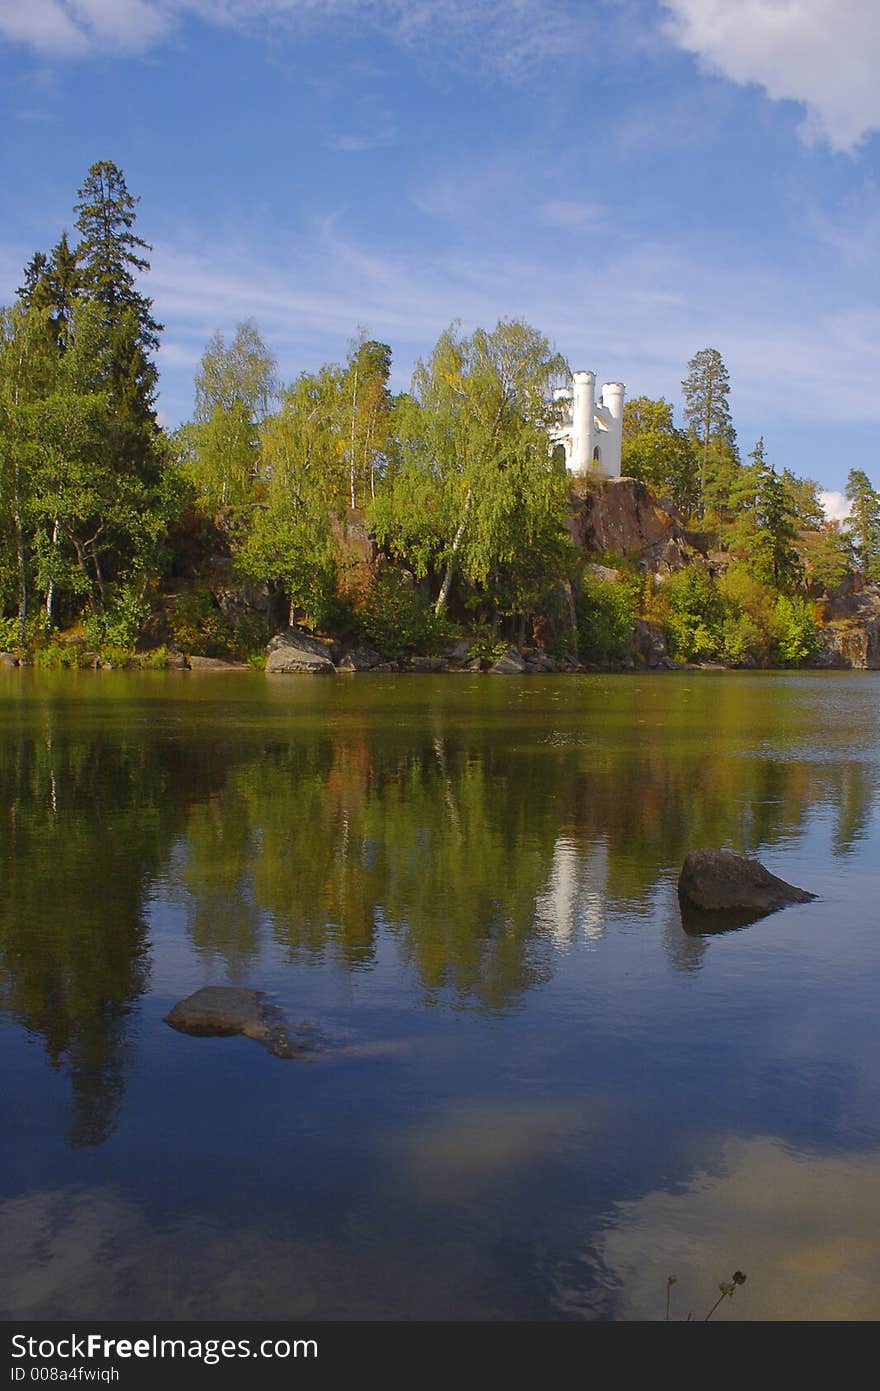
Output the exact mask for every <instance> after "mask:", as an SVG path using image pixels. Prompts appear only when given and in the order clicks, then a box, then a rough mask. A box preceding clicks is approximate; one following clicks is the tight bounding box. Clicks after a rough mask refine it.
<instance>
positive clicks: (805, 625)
mask: <svg viewBox="0 0 880 1391" xmlns="http://www.w3.org/2000/svg"><path fill="white" fill-rule="evenodd" d="M773 638H774V646H775V649H776V650H775V656H776V659H777V661H778V662H780V663H781V664H782V665H783V666H800V665H801V664H802V663H803V662H806V661H809V659H810V658H811V657H815V656H816V654H817V652H818V651H819V648H820V645H821V644H820V638H819V629H818V628H817V626H816V624H815V622H814V621H813V617H812V614H811V613H810V610H809V607H808V606H807V604H805V603H804V600H803V599H801V598H797V597H795V598H793V599H790V598H789V597H788V595H786V594H780V596H779V598H778V599H777V601H776V608H775V611H774V615H773Z"/></svg>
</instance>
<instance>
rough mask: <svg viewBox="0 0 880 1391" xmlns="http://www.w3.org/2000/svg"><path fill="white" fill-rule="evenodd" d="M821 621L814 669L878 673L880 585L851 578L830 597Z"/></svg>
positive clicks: (879, 664)
mask: <svg viewBox="0 0 880 1391" xmlns="http://www.w3.org/2000/svg"><path fill="white" fill-rule="evenodd" d="M824 617H825V626H824V627H823V628H822V630H821V634H820V636H821V642H822V649H821V651H820V653H819V655H818V657H817V658H816V660H815V663H814V665H815V666H820V667H836V668H841V669H847V668H848V669H852V670H856V671H876V670H878V669H880V585H877V584H865V583H863V582H862V581H861V580H860V579H859V578H858V577H857V576H853V577H850V578H849V579H848V580H846V581H844V583H843V584H842V585H841V586H840V588H839V589H836V590H835V591H834V593H833V594H832V595H831V597H830V599H829V600H828V602H827V603H826V605H825V615H824Z"/></svg>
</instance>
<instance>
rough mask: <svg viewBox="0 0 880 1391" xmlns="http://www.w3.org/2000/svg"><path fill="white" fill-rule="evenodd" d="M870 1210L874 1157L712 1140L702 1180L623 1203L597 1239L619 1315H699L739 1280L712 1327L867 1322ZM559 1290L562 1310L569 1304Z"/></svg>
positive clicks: (874, 1196)
mask: <svg viewBox="0 0 880 1391" xmlns="http://www.w3.org/2000/svg"><path fill="white" fill-rule="evenodd" d="M878 1205H880V1151H877V1150H872V1151H871V1152H869V1153H867V1154H845V1155H822V1154H814V1153H808V1152H796V1151H794V1152H793V1151H792V1150H790V1149H788V1148H787V1147H786V1146H785V1145H783V1144H782V1143H781V1142H780V1141H779V1140H778V1139H776V1138H774V1137H772V1136H756V1137H753V1138H750V1139H748V1140H736V1139H731V1140H727V1141H725V1142H723V1143H719V1144H718V1163H717V1167H715V1168H714V1169H713V1171H712V1172H709V1171H701V1172H698V1173H696V1174H695V1175H694V1176H693V1177H692V1178H691V1179H690V1180H689V1182H688V1183H687V1184H686V1185H685V1186H684V1187H683V1188H680V1189H677V1190H675V1191H669V1190H658V1191H657V1192H653V1193H648V1194H646V1195H645V1196H644V1197H643V1198H639V1199H638V1200H637V1201H635V1202H631V1203H623V1204H621V1205H620V1207H619V1208H618V1209H617V1211H616V1212H615V1213H614V1215H613V1216H612V1217H611V1218H610V1220H609V1222H608V1228H607V1231H606V1232H605V1234H604V1236H603V1237H602V1239H601V1241H600V1243H599V1254H600V1256H601V1259H602V1261H603V1263H604V1266H605V1269H606V1272H607V1278H608V1279H609V1281H610V1282H612V1283H613V1284H614V1286H616V1288H617V1291H618V1293H617V1297H616V1303H615V1309H614V1313H615V1316H616V1317H618V1318H626V1319H660V1318H663V1316H664V1308H665V1297H666V1280H667V1277H668V1276H669V1275H674V1276H675V1277H676V1280H677V1283H676V1285H675V1286H674V1288H673V1292H672V1293H673V1306H672V1317H673V1318H680V1319H684V1318H687V1315H688V1313H689V1312H693V1315H694V1317H695V1318H703V1317H705V1314H706V1313H707V1312H708V1310H709V1308H710V1307H711V1305H712V1304H713V1303H714V1302H715V1299H716V1297H717V1293H718V1285H719V1283H720V1282H721V1281H722V1280H729V1279H730V1275H731V1272H732V1271H733V1270H736V1269H739V1268H741V1269H742V1270H744V1271H745V1272H746V1273H747V1275H748V1281H747V1283H746V1284H745V1285H743V1286H742V1287H741V1288H740V1289H738V1290H737V1292H736V1295H735V1297H734V1299H733V1300H732V1301H727V1300H725V1301H724V1302H723V1303H722V1305H721V1306H720V1308H719V1309H718V1311H717V1313H716V1314H715V1315H713V1317H714V1318H716V1319H725V1318H726V1319H875V1318H877V1316H878V1314H880V1294H878V1290H880V1245H878V1242H877V1235H876V1228H875V1226H874V1224H873V1223H872V1222H870V1221H869V1222H867V1224H866V1216H867V1215H868V1214H875V1213H876V1212H877V1210H878ZM572 1297H573V1292H569V1296H568V1299H566V1295H565V1293H564V1292H560V1300H561V1302H563V1303H566V1302H570V1299H571V1298H572Z"/></svg>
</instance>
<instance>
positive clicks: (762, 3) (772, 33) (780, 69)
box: [664, 0, 880, 150]
mask: <svg viewBox="0 0 880 1391" xmlns="http://www.w3.org/2000/svg"><path fill="white" fill-rule="evenodd" d="M664 6H665V8H666V10H668V11H669V12H670V14H669V18H668V25H667V28H668V32H669V33H670V34H671V36H672V38H673V39H674V41H675V42H676V43H677V44H678V45H679V46H680V47H682V48H685V49H687V50H688V51H689V52H691V53H695V54H697V56H698V57H699V59H700V61H701V64H702V66H703V67H704V69H705V70H707V71H709V72H714V73H720V74H721V75H722V76H723V77H727V78H729V79H730V80H731V81H732V82H738V83H742V84H748V83H754V84H756V85H757V86H759V87H763V88H764V90H765V91H766V93H767V95H768V96H769V97H771V98H772V99H773V100H774V101H785V100H788V101H796V102H799V103H800V104H801V105H802V106H804V107H805V108H806V117H805V119H804V121H803V123H802V126H801V132H802V134H803V135H804V137H805V138H806V139H807V140H814V139H815V138H816V137H817V136H821V137H824V138H825V139H826V140H827V141H828V143H829V144H830V145H831V146H832V147H833V148H834V149H836V150H852V149H854V147H855V146H856V145H857V144H858V143H859V141H860V140H862V139H863V138H864V137H865V136H866V135H867V134H868V133H869V132H871V131H874V130H877V129H878V128H880V83H878V81H877V55H878V53H880V6H878V5H877V4H876V0H738V3H737V4H735V5H734V4H731V3H730V0H664Z"/></svg>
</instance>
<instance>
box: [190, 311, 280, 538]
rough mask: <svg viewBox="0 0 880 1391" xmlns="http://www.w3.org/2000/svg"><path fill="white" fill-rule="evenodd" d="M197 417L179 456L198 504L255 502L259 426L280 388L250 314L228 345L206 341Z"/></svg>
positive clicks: (239, 506)
mask: <svg viewBox="0 0 880 1391" xmlns="http://www.w3.org/2000/svg"><path fill="white" fill-rule="evenodd" d="M195 389H196V404H195V419H194V421H193V423H192V424H191V425H189V426H187V427H185V429H184V431H183V432H182V434H181V437H180V444H181V451H180V458H181V463H182V465H183V469H184V473H185V475H186V476H187V477H188V478H189V479H190V481H191V482H192V484H193V486H194V488H195V490H196V496H197V499H198V501H199V504H200V505H201V506H202V507H203V508H205V510H207V511H209V512H216V511H217V510H218V509H221V508H226V507H231V508H233V509H235V510H240V509H242V508H246V507H248V506H250V505H252V504H253V503H254V501H255V497H254V489H255V484H256V480H257V477H258V474H259V458H260V426H261V424H262V423H263V422H264V421H265V420H266V419H267V418H268V415H269V410H270V406H271V403H272V401H273V400H274V398H275V397H276V395H277V392H278V383H277V378H276V375H275V358H274V356H273V354H272V352H271V351H270V349H269V348H268V347H267V345H266V343H265V342H264V341H263V339H262V337H261V336H260V332H259V329H258V328H257V326H256V324H255V323H254V321H253V320H252V319H248V320H246V321H245V322H244V323H241V324H239V325H238V327H237V328H236V331H235V337H234V338H233V340H232V343H231V344H230V345H229V346H228V347H227V345H226V342H225V340H224V338H223V335H222V334H220V333H215V334H214V336H213V337H212V338H211V339H210V341H209V342H208V344H207V346H206V348H205V351H204V353H203V354H202V360H201V364H200V367H199V372H198V374H197V376H196V381H195Z"/></svg>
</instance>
